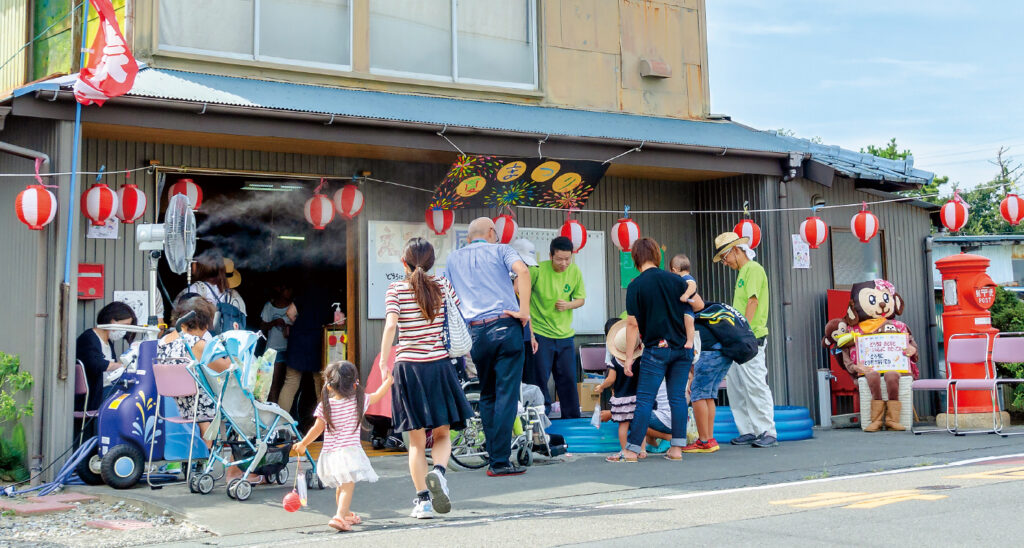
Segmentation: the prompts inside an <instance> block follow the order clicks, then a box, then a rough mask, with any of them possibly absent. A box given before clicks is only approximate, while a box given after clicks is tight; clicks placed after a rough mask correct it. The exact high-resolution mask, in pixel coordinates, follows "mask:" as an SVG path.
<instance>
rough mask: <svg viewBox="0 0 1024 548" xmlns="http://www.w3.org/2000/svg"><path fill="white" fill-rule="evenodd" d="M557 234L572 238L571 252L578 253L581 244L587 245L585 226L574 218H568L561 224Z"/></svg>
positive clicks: (581, 246) (581, 247)
mask: <svg viewBox="0 0 1024 548" xmlns="http://www.w3.org/2000/svg"><path fill="white" fill-rule="evenodd" d="M559 236H564V237H566V238H569V239H570V240H572V252H573V253H579V252H580V250H581V249H583V246H585V245H587V227H585V226H583V223H581V222H579V221H577V220H576V219H569V220H568V221H566V222H565V224H564V225H562V230H561V232H560V233H559Z"/></svg>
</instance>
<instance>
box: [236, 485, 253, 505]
mask: <svg viewBox="0 0 1024 548" xmlns="http://www.w3.org/2000/svg"><path fill="white" fill-rule="evenodd" d="M249 495H252V484H251V483H249V482H247V481H245V480H239V481H238V483H237V484H235V499H236V500H239V501H243V500H248V499H249Z"/></svg>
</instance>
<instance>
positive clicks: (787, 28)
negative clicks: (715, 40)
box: [709, 23, 821, 37]
mask: <svg viewBox="0 0 1024 548" xmlns="http://www.w3.org/2000/svg"><path fill="white" fill-rule="evenodd" d="M709 30H710V32H709V34H711V35H716V36H723V37H725V36H796V35H801V34H811V33H812V32H815V31H820V30H821V29H820V28H817V29H816V28H814V27H812V26H811V25H808V24H805V23H779V24H771V23H719V24H714V23H712V24H710V25H709Z"/></svg>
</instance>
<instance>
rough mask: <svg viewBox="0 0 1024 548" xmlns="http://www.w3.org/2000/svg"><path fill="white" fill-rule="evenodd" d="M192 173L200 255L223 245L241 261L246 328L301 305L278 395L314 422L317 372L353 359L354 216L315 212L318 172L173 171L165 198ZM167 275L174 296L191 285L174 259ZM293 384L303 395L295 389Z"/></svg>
mask: <svg viewBox="0 0 1024 548" xmlns="http://www.w3.org/2000/svg"><path fill="white" fill-rule="evenodd" d="M184 178H188V179H191V180H192V181H193V182H194V183H195V184H196V185H198V186H199V187H200V188H201V189H202V193H203V197H202V202H201V204H200V207H199V210H198V211H196V232H197V245H196V258H201V257H204V256H211V254H212V255H216V254H219V255H220V256H222V257H223V258H226V259H229V260H230V261H232V262H233V263H234V269H235V271H236V272H237V274H236V276H238V278H235V276H230V277H229V285H235V282H237V286H236V287H234V289H235V291H237V292H238V293H239V295H240V296H241V298H242V300H243V302H244V305H245V313H246V324H247V326H246V327H247V329H249V330H251V331H257V330H260V329H261V328H262V327H264V326H263V319H264V318H267V319H273V318H274V316H275V310H274V309H277V310H278V311H279V310H280V309H281V308H287V305H288V304H294V305H295V310H296V311H297V312H298V317H297V318H296V320H295V322H294V325H291V326H289V327H288V329H287V332H286V334H287V338H286V340H287V347H288V348H287V350H286V351H285V352H283V353H282V355H283V362H284V364H285V365H286V366H287V368H288V369H284V368H281V367H278V369H280V370H281V371H280V372H278V371H275V383H274V388H273V389H272V391H271V394H270V396H271V397H270V398H269V399H270V401H275V402H278V400H279V399H281V400H284V399H285V398H287V399H291V400H292V403H293V405H292V406H291V407H292V409H290V411H292V413H293V416H294V417H295V418H296V419H297V420H299V421H300V424H302V425H303V426H306V424H305V423H306V422H308V421H309V419H310V418H311V417H312V409H313V407H315V405H316V402H317V394H318V389H319V387H320V383H319V376H318V375H317V373H319V371H320V370H321V369H322V368H323V365H324V364H325V363H326V361H327V360H329V359H339V358H340V357H341V356H343V355H344V356H345V357H346V358H348V359H351V356H350V355H349V353H348V352H346V350H347V349H346V348H345V342H346V340H345V338H343V337H341V336H340V335H341V332H342V331H343V330H344V329H345V325H344V324H336V323H335V322H336V318H337V317H338V316H336V311H337V312H338V313H340V314H345V313H346V312H347V311H348V307H349V305H350V304H355V303H356V302H357V301H356V295H355V294H354V290H355V287H354V284H349V283H348V282H349V280H351V279H354V278H352V276H354V272H355V269H354V267H355V265H354V264H353V263H354V261H355V257H356V254H355V253H354V250H349V249H348V241H349V236H350V235H349V234H348V233H347V232H348V227H347V223H345V222H343V221H341V220H340V219H335V220H334V221H333V222H331V223H329V224H328V225H327V226H326V227H325V228H324V229H322V230H317V229H315V228H314V227H313V225H311V224H310V223H309V222H307V221H306V218H305V215H304V206H305V203H306V201H307V200H308V199H309V198H310V196H312V194H313V189H314V188H315V187H316V186H317V185H318V184H319V180H318V179H317V180H308V179H293V178H286V177H278V176H269V175H265V174H254V175H246V174H236V173H230V174H228V173H225V174H215V173H201V174H200V173H188V174H177V173H168V174H167V176H166V178H165V183H164V190H162V197H163V198H165V199H164V200H163V202H164V203H166V194H167V192H168V190H167V189H169V188H170V187H171V185H173V184H174V183H175V182H177V181H178V180H180V179H184ZM337 186H340V185H333V186H332V185H331V184H330V182H328V185H326V186H325V187H324V189H323V190H322V191H321V192H323V193H324V194H327V195H328V196H330V195H331V192H333V191H334V190H335V187H337ZM352 241H353V242H354V241H355V239H354V238H353V239H352ZM350 251H352V252H350ZM161 279H162V280H163V281H164V285H165V287H166V289H167V291H168V294H169V295H170V297H171V298H172V299H173V298H175V297H176V296H177V295H179V294H180V293H181V292H182V291H183V290H184V289H185V286H186V280H185V277H184V276H179V275H174V274H171V273H170V271H169V270H167V267H166V265H162V272H161ZM193 281H195V280H193ZM168 310H170V308H168ZM264 312H266V314H264ZM277 315H280V314H279V312H278V314H277ZM167 316H168V317H169V316H170V313H168V314H167ZM264 333H265V334H269V331H268V330H264ZM277 334H278V335H283V334H285V333H284V332H282V331H278V332H277ZM277 342H280V338H279V337H277ZM265 345H266V341H264V342H263V343H261V352H262V349H263V347H264V346H265ZM289 369H290V371H288V370H289ZM299 373H301V375H300V374H299ZM286 379H287V380H286ZM296 383H299V387H298V389H297V392H295V388H294V385H295V384H296ZM292 393H295V396H294V397H289V396H290V395H291V394H292ZM279 403H281V404H282V406H285V405H288V403H287V402H286V401H279Z"/></svg>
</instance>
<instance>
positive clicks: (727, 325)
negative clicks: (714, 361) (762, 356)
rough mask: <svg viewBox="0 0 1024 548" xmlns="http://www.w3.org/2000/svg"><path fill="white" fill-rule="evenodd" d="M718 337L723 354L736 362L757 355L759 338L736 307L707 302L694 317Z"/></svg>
mask: <svg viewBox="0 0 1024 548" xmlns="http://www.w3.org/2000/svg"><path fill="white" fill-rule="evenodd" d="M694 320H695V321H697V322H700V323H701V324H702V325H703V326H704V327H706V328H707V329H708V331H710V332H711V334H712V335H714V336H715V338H716V339H718V342H719V343H721V345H722V349H721V352H722V355H723V356H725V357H727V358H729V359H731V360H732V361H734V362H736V363H746V362H748V361H750V360H751V359H753V358H754V356H756V355H757V338H756V337H754V332H753V331H751V329H750V323H749V322H747V318H746V317H744V316H743V314H741V313H740V312H739V311H738V310H736V309H735V308H733V307H731V306H729V305H727V304H722V303H707V305H706V306H705V307H704V310H701V311H700V312H699V313H697V315H696V316H695V317H694Z"/></svg>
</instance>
